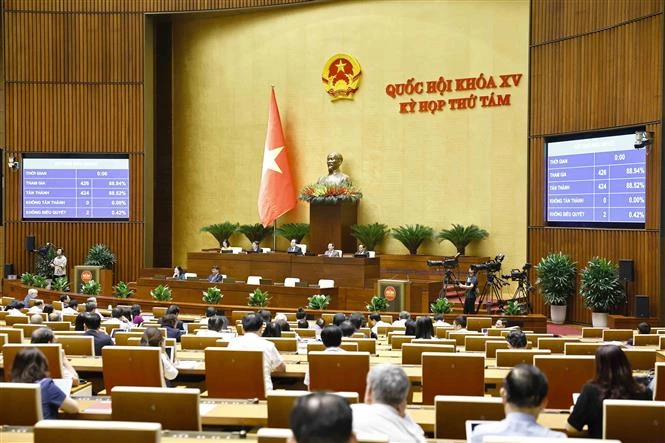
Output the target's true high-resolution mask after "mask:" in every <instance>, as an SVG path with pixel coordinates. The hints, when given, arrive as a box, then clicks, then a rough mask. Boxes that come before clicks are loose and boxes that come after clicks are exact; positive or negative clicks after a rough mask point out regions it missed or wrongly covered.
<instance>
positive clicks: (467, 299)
mask: <svg viewBox="0 0 665 443" xmlns="http://www.w3.org/2000/svg"><path fill="white" fill-rule="evenodd" d="M457 287H458V288H462V289H464V290H465V291H466V294H465V295H464V313H465V314H473V313H474V305H475V304H476V294H477V292H478V276H477V275H476V270H475V269H474V268H473V266H472V267H470V268H469V273H468V274H467V276H466V283H457Z"/></svg>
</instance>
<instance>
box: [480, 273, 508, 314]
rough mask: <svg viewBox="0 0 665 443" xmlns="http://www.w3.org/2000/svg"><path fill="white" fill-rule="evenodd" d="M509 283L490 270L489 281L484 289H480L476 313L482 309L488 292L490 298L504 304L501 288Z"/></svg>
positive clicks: (500, 304) (501, 304)
mask: <svg viewBox="0 0 665 443" xmlns="http://www.w3.org/2000/svg"><path fill="white" fill-rule="evenodd" d="M507 285H508V282H506V281H505V280H503V279H502V278H501V277H498V276H497V275H496V274H494V272H488V273H487V281H486V282H485V286H483V290H482V291H480V296H479V297H478V304H477V305H476V310H475V313H476V314H477V313H478V311H480V307H481V306H482V305H483V302H484V301H485V298H486V297H487V295H488V294H489V299H490V300H496V301H497V304H498V305H499V306H503V305H504V304H505V301H504V300H503V296H502V295H501V288H503V287H504V286H507Z"/></svg>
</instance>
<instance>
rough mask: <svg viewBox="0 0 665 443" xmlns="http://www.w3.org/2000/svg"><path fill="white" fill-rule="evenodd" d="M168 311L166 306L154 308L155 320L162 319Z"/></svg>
mask: <svg viewBox="0 0 665 443" xmlns="http://www.w3.org/2000/svg"><path fill="white" fill-rule="evenodd" d="M167 310H168V308H167V307H165V306H153V308H152V316H153V317H154V318H162V317H164V316H165V315H166V311H167Z"/></svg>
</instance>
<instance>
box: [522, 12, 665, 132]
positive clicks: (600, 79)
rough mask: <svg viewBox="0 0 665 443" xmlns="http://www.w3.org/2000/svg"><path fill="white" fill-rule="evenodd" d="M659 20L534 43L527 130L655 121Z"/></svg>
mask: <svg viewBox="0 0 665 443" xmlns="http://www.w3.org/2000/svg"><path fill="white" fill-rule="evenodd" d="M662 19H663V16H662V14H660V15H657V16H652V17H649V18H645V19H643V20H638V21H635V22H631V23H628V24H626V25H624V26H620V27H616V28H611V29H608V30H606V31H603V32H597V33H593V34H588V35H583V36H581V37H578V38H575V39H568V40H563V41H559V42H554V43H550V44H547V45H540V46H535V47H532V48H531V77H530V78H531V135H545V134H559V133H568V132H576V131H584V130H590V129H597V128H610V127H615V126H625V125H631V124H636V123H642V122H653V121H655V120H658V119H659V115H660V107H661V105H662V104H661V97H662V84H661V83H662V82H661V78H660V77H659V76H658V75H656V73H657V72H662V69H663V51H662V41H663V34H662V28H663V22H662ZM533 26H534V27H535V26H536V24H534V25H533Z"/></svg>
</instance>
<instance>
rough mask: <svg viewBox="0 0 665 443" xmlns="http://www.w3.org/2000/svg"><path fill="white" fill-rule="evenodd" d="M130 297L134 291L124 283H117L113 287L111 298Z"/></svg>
mask: <svg viewBox="0 0 665 443" xmlns="http://www.w3.org/2000/svg"><path fill="white" fill-rule="evenodd" d="M132 295H134V290H133V289H131V288H130V287H129V285H127V283H125V282H124V281H120V282H118V284H117V285H115V286H114V287H113V296H114V297H116V298H129V297H131V296H132Z"/></svg>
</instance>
